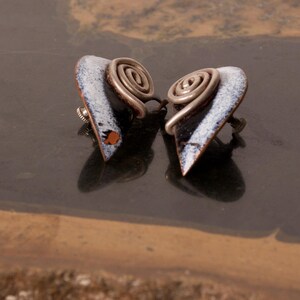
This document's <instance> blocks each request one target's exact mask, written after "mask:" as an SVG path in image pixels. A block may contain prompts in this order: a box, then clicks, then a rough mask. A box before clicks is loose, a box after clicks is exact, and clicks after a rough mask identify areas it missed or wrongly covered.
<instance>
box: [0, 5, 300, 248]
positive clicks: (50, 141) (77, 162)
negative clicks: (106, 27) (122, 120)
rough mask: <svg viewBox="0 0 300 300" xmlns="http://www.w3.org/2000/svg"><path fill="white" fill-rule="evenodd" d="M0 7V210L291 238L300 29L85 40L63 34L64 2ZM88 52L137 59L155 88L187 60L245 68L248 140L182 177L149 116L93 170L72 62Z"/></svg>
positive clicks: (295, 236)
mask: <svg viewBox="0 0 300 300" xmlns="http://www.w3.org/2000/svg"><path fill="white" fill-rule="evenodd" d="M0 6H1V8H0V15H1V18H0V24H1V32H2V35H1V36H2V37H1V40H0V58H1V59H0V70H1V73H0V88H1V95H0V98H1V103H2V110H1V114H0V126H1V131H0V154H1V173H0V176H1V180H0V195H1V198H0V208H1V209H16V210H20V211H34V212H42V213H44V212H48V213H50V212H55V213H60V214H70V215H78V216H84V217H94V218H109V219H120V220H129V221H134V222H145V223H146V222H151V223H163V224H171V225H176V226H193V227H195V228H200V229H202V230H207V231H211V232H221V233H222V232H224V233H226V234H233V235H242V236H265V235H268V234H270V233H273V232H274V231H278V232H279V233H278V234H277V237H278V238H279V239H281V240H284V241H294V242H297V241H298V240H299V238H300V226H299V225H300V218H299V212H300V211H299V210H300V204H299V186H300V176H299V158H300V154H299V153H300V151H299V150H300V140H299V138H298V136H299V130H300V126H299V125H300V122H299V113H300V111H299V108H300V105H299V94H300V86H299V80H298V79H299V58H300V57H299V56H300V55H299V53H300V51H299V50H300V42H299V39H292V38H291V39H287V38H286V39H285V38H281V39H272V38H265V37H257V38H255V37H254V38H247V39H243V38H240V39H227V40H214V39H204V38H202V39H182V40H178V41H173V42H168V43H155V42H152V43H150V42H149V43H146V42H141V41H137V40H131V39H126V38H124V37H118V36H113V35H108V34H105V35H102V36H101V35H95V34H94V33H93V32H91V34H90V36H89V35H85V37H84V39H83V38H82V37H80V36H72V35H70V34H69V33H68V31H67V26H66V22H67V19H65V18H66V15H65V12H64V13H62V12H59V13H58V12H57V5H56V2H55V1H53V2H52V1H47V2H46V1H34V0H30V1H26V4H25V2H24V3H23V4H21V3H20V2H19V1H15V0H11V1H4V2H2V3H1V4H0ZM29 7H30V8H29ZM32 7H34V9H33V10H32V9H31V8H32ZM68 26H71V25H70V24H68ZM85 54H95V55H99V56H103V57H106V58H110V59H112V58H114V57H120V56H129V57H133V58H135V59H137V60H139V61H140V62H141V63H142V64H143V65H145V67H146V68H147V69H148V70H149V72H150V73H151V75H152V77H153V78H154V81H155V86H156V89H157V91H158V92H160V94H161V95H162V96H164V95H166V92H167V90H168V88H169V86H170V85H171V84H172V83H173V82H174V81H175V80H176V79H178V78H179V77H181V76H182V75H184V74H187V73H189V72H191V71H193V70H196V69H200V68H204V67H219V66H227V65H235V66H239V67H241V68H243V69H244V70H245V72H246V74H247V75H248V78H249V89H248V93H247V95H246V98H245V100H244V102H243V103H242V105H241V107H240V108H239V110H238V113H237V116H243V117H245V118H246V119H247V121H248V125H247V127H246V128H245V130H244V131H243V133H242V137H243V139H244V140H245V142H246V144H247V146H246V147H244V148H238V149H235V150H234V151H233V152H232V153H231V154H230V155H229V157H225V158H223V155H221V156H218V155H217V154H216V152H215V150H213V149H211V151H212V152H211V155H212V156H213V157H214V155H217V156H218V158H217V159H216V160H215V159H214V158H213V159H212V160H213V161H212V162H211V161H209V160H203V161H202V162H199V166H198V167H199V169H195V170H194V171H193V174H191V177H187V178H186V179H181V178H179V177H178V174H177V173H176V168H177V167H176V166H173V164H175V162H174V163H173V161H171V162H170V160H169V155H168V151H167V149H166V147H165V143H164V139H163V137H162V135H161V133H160V132H159V133H158V134H157V135H156V138H155V134H156V132H155V131H156V130H157V129H155V127H154V128H152V129H151V131H152V130H153V135H152V132H151V133H149V134H148V133H147V134H146V135H143V134H142V132H140V134H141V135H140V136H139V138H138V139H136V141H135V140H134V139H133V144H134V143H136V145H137V148H134V147H133V146H132V147H133V148H132V149H131V150H130V151H131V152H130V153H131V154H130V156H129V157H128V160H125V159H124V160H123V159H122V163H121V166H120V165H119V163H116V164H115V165H113V166H109V165H108V166H106V167H105V168H104V169H102V168H103V165H102V162H101V159H100V157H99V153H98V152H96V150H95V152H94V153H93V154H92V156H91V152H93V148H92V145H91V142H89V141H88V140H87V139H84V138H82V137H80V136H78V135H77V129H78V127H79V126H80V120H79V119H78V118H77V116H76V113H75V109H76V108H77V106H78V105H80V100H79V97H78V94H77V90H76V88H75V83H74V78H73V71H74V65H75V63H76V61H77V60H78V58H79V57H81V56H83V55H85ZM143 130H144V129H143ZM154 132H155V134H154ZM143 138H145V140H143ZM154 138H155V140H154ZM219 138H220V139H221V140H222V141H223V142H224V143H225V144H226V143H229V140H230V132H229V131H228V130H227V129H224V130H223V131H222V132H221V134H220V135H219ZM133 144H131V145H133ZM143 146H144V147H143ZM130 147H131V146H130ZM219 150H220V149H219ZM135 151H136V152H135ZM216 151H218V150H216ZM169 152H170V151H169ZM225 152H226V151H225ZM229 152H231V150H230V151H229ZM208 155H209V154H208ZM89 157H90V158H89ZM87 160H88V162H87ZM170 163H171V165H170ZM201 164H203V165H202V166H201ZM200 167H201V168H200ZM105 172H106V173H105ZM166 172H167V175H168V178H170V180H171V182H172V184H170V181H168V180H166V178H165V174H166ZM141 175H143V176H141ZM127 176H128V178H131V179H134V180H129V181H127V180H124V178H125V179H126V178H127ZM183 181H185V182H184V183H183ZM174 184H176V185H175V186H174ZM186 184H188V187H187V188H184V187H182V186H186ZM216 200H220V201H216Z"/></svg>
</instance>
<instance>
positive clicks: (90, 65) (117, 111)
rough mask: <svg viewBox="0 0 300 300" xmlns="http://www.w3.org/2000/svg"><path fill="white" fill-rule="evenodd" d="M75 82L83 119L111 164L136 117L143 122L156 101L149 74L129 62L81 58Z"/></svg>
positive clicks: (120, 59) (127, 59)
mask: <svg viewBox="0 0 300 300" xmlns="http://www.w3.org/2000/svg"><path fill="white" fill-rule="evenodd" d="M75 79H76V83H77V87H78V91H79V94H80V96H81V99H82V101H83V104H84V107H78V108H77V114H78V116H79V117H80V119H81V120H82V121H83V122H85V123H87V124H90V126H91V127H90V131H93V133H94V135H95V136H96V139H97V141H98V144H99V148H100V150H101V153H102V156H103V159H104V160H105V161H107V160H109V159H110V158H111V156H112V155H113V154H114V153H115V152H116V151H117V149H118V148H119V147H120V146H121V144H122V142H123V139H124V136H125V134H126V131H127V130H128V129H129V127H130V124H131V122H132V120H133V118H134V117H137V118H144V117H145V116H146V113H147V109H146V106H145V103H146V102H147V101H150V100H157V101H159V100H158V99H156V98H155V96H154V85H153V81H152V78H151V76H150V74H149V73H148V71H147V70H146V69H145V68H144V67H143V66H142V65H141V64H140V63H139V62H137V61H135V60H133V59H130V58H117V59H114V60H112V61H110V60H108V59H105V58H102V57H96V56H84V57H82V58H81V59H80V60H79V61H78V63H77V65H76V67H75Z"/></svg>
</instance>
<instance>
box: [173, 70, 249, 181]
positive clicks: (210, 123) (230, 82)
mask: <svg viewBox="0 0 300 300" xmlns="http://www.w3.org/2000/svg"><path fill="white" fill-rule="evenodd" d="M218 71H219V72H220V77H221V81H220V85H219V87H218V91H217V94H216V96H215V97H214V99H213V100H212V101H211V103H210V104H209V108H207V109H206V110H205V111H204V112H201V113H199V114H197V115H195V116H194V117H192V118H191V120H188V121H184V122H182V123H180V124H178V125H176V130H175V138H176V144H177V148H178V156H179V160H180V165H181V171H182V174H183V175H185V174H186V173H187V172H188V171H189V170H190V169H191V167H192V166H193V164H194V163H195V162H196V161H197V159H198V158H199V157H200V156H201V155H202V153H203V152H204V151H205V149H206V146H207V144H208V143H209V142H210V140H212V139H213V137H214V135H215V133H216V132H217V131H218V130H219V129H220V128H221V127H222V125H223V124H224V122H226V120H227V118H228V117H229V116H230V115H231V114H232V112H233V111H234V110H235V109H236V107H237V106H238V105H239V103H240V102H241V101H242V99H243V95H244V94H245V92H246V89H247V78H246V75H245V73H244V72H243V70H242V69H240V68H237V67H222V68H218ZM188 122H190V125H191V124H192V123H196V126H195V128H193V129H192V130H191V128H190V127H189V124H188Z"/></svg>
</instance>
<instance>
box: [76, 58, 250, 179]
mask: <svg viewBox="0 0 300 300" xmlns="http://www.w3.org/2000/svg"><path fill="white" fill-rule="evenodd" d="M75 77H76V82H77V87H78V90H79V94H80V96H81V99H82V101H83V104H84V107H79V108H78V109H77V114H78V116H79V117H80V118H81V119H82V120H83V121H84V122H85V123H88V124H90V126H91V128H92V130H93V132H94V134H95V136H96V138H97V142H98V144H99V148H100V151H101V153H102V156H103V159H104V161H108V160H109V159H110V158H111V157H112V155H113V154H114V153H115V152H116V151H117V150H118V148H119V147H120V146H121V145H122V142H123V139H124V136H125V134H126V131H127V129H128V128H129V127H130V124H131V122H132V120H133V118H135V117H136V118H141V119H142V118H144V117H145V116H146V114H147V109H146V106H145V103H146V102H148V101H150V100H155V101H158V102H159V103H160V108H163V107H164V106H165V105H166V104H167V103H171V104H172V105H173V107H174V109H175V111H176V113H175V114H174V116H173V117H171V118H170V119H169V120H168V121H167V122H166V124H165V130H166V132H167V133H168V134H170V135H174V137H175V141H176V147H177V154H178V158H179V161H180V166H181V172H182V175H183V176H184V175H186V174H187V173H188V171H189V170H190V169H191V168H192V166H193V165H194V164H195V162H196V161H197V160H198V159H199V158H200V156H201V155H202V154H203V153H204V151H205V150H206V148H207V146H208V145H209V143H210V142H211V141H212V140H213V139H214V138H215V137H216V135H217V133H218V132H219V130H220V129H221V128H222V127H223V126H224V125H225V124H226V122H228V123H230V124H231V126H232V127H233V130H234V132H235V133H239V132H241V131H242V130H243V128H244V127H245V125H246V121H245V120H244V119H237V118H234V117H233V113H234V112H235V110H236V109H237V108H238V106H239V105H240V103H241V102H242V100H243V98H244V95H245V93H246V90H247V77H246V75H245V73H244V72H243V70H242V69H240V68H237V67H222V68H217V69H214V68H206V69H201V70H198V71H195V72H193V73H190V74H188V75H186V76H184V77H182V78H180V79H179V80H177V81H176V82H175V83H174V84H173V85H172V86H171V87H170V89H169V91H168V96H167V100H164V101H160V99H159V98H158V97H156V96H155V93H154V85H153V81H152V78H151V76H150V74H149V73H148V71H147V70H146V69H145V67H144V66H142V65H141V64H140V63H139V62H137V61H135V60H133V59H130V58H117V59H114V60H112V61H111V60H108V59H105V58H102V57H96V56H84V57H82V58H81V59H80V60H79V61H78V63H77V65H76V68H75ZM137 142H138V141H137Z"/></svg>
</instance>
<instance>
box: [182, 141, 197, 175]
mask: <svg viewBox="0 0 300 300" xmlns="http://www.w3.org/2000/svg"><path fill="white" fill-rule="evenodd" d="M178 157H179V163H180V169H181V174H182V176H186V175H187V174H188V172H189V171H190V170H191V169H192V167H193V166H194V164H195V163H196V161H197V160H198V158H199V145H198V144H196V145H193V144H187V145H185V146H184V148H183V149H181V150H179V152H178Z"/></svg>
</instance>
